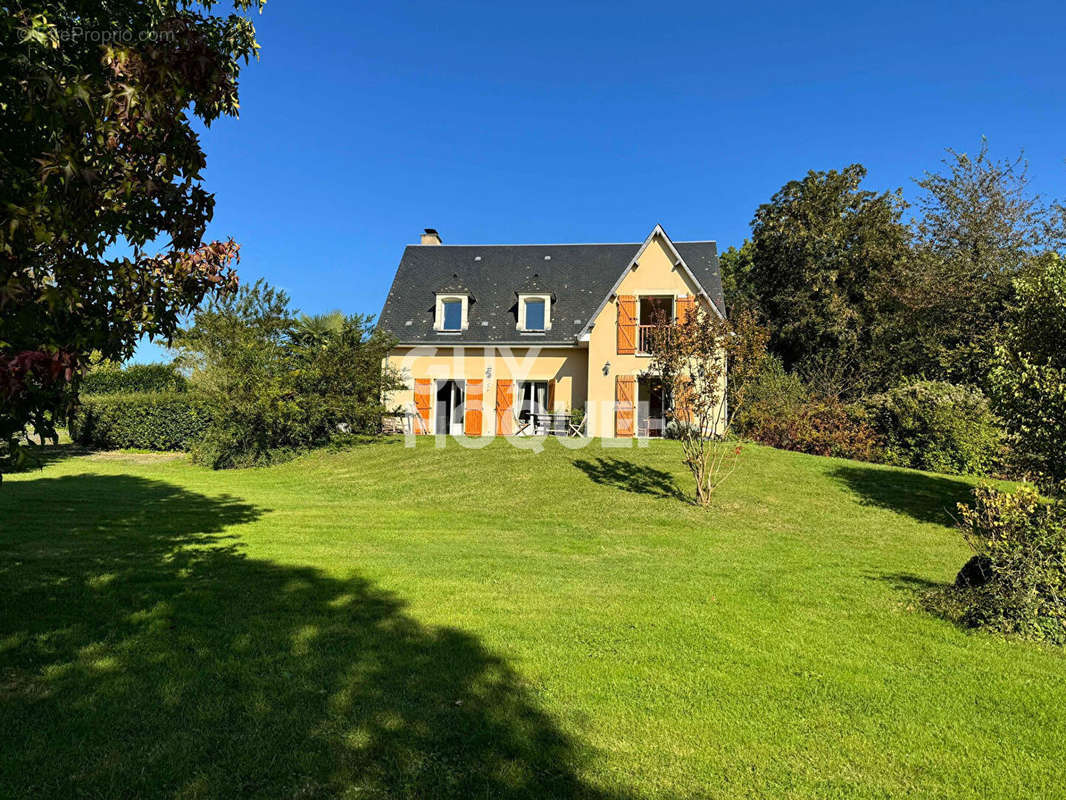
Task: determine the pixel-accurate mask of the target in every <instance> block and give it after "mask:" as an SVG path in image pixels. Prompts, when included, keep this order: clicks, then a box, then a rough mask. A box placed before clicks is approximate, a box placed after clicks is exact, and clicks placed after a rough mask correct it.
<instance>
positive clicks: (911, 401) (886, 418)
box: [865, 381, 1004, 475]
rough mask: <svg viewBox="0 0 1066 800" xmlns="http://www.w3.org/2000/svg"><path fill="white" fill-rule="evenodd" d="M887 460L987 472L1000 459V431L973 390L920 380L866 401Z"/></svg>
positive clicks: (983, 400)
mask: <svg viewBox="0 0 1066 800" xmlns="http://www.w3.org/2000/svg"><path fill="white" fill-rule="evenodd" d="M865 406H866V410H867V412H868V413H869V416H870V422H871V424H872V425H873V428H874V430H875V431H876V432H877V434H878V436H879V438H880V444H881V458H882V460H883V461H884V462H885V463H887V464H894V465H896V466H901V467H913V468H914V469H925V470H929V471H931V472H954V473H963V474H966V473H969V474H976V475H987V474H989V473H991V472H992V471H993V470H995V469H996V467H997V466H998V464H999V463H1000V461H1001V454H1002V450H1003V440H1004V437H1003V431H1002V429H1001V428H1000V426H999V423H998V421H997V420H996V418H995V416H994V415H993V414H992V411H991V409H990V407H989V403H988V400H987V399H986V398H985V396H984V395H983V394H981V392H980V391H978V390H977V389H971V388H968V387H966V386H956V385H954V384H951V383H943V382H940V381H919V382H916V383H911V384H907V385H904V386H900V387H897V388H895V389H891V390H889V391H887V392H884V393H883V394H879V395H874V396H873V397H870V398H867V399H866V400H865Z"/></svg>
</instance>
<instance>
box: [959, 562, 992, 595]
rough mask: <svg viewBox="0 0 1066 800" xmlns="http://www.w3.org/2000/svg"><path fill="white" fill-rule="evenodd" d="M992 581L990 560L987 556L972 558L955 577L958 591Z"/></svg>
mask: <svg viewBox="0 0 1066 800" xmlns="http://www.w3.org/2000/svg"><path fill="white" fill-rule="evenodd" d="M990 580H992V560H991V559H990V558H989V557H988V556H974V557H973V558H971V559H970V560H969V561H967V562H966V563H965V564H963V566H962V569H960V570H959V574H958V575H956V576H955V585H956V586H957V587H958V588H960V589H972V588H975V587H977V586H984V585H985V584H986V583H988V582H989V581H990Z"/></svg>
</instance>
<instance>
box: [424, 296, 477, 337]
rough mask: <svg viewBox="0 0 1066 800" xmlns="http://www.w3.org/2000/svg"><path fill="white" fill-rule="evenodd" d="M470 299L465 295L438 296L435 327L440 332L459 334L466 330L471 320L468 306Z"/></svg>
mask: <svg viewBox="0 0 1066 800" xmlns="http://www.w3.org/2000/svg"><path fill="white" fill-rule="evenodd" d="M468 302H469V297H468V296H467V295H465V294H439V295H437V313H436V316H435V317H434V322H433V327H434V328H435V329H436V330H438V331H442V332H443V331H451V332H453V333H458V332H459V331H463V330H466V328H467V325H468V324H469V323H468V319H469V315H468V312H467V306H468Z"/></svg>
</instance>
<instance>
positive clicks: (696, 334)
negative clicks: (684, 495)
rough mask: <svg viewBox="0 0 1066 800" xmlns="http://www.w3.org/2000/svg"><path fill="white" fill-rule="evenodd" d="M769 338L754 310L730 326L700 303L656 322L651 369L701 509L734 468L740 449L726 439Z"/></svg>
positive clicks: (651, 338)
mask: <svg viewBox="0 0 1066 800" xmlns="http://www.w3.org/2000/svg"><path fill="white" fill-rule="evenodd" d="M768 338H769V333H768V332H767V331H766V330H765V329H764V328H762V327H761V326H760V325H759V324H758V320H757V318H756V316H755V314H754V313H753V312H751V311H744V312H739V313H738V314H735V315H734V318H733V320H732V322H731V323H730V322H727V321H726V320H724V319H722V317H720V316H719V315H718V314H716V313H714V312H712V311H710V310H708V309H706V308H704V307H703V306H702V305H696V306H695V307H694V308H693V309H691V310H690V311H689V312H688V313H687V314H685V315H684V316H683V318H681V319H678V320H676V321H674V322H667V321H665V320H661V319H660V320H656V322H655V327H654V328H653V329H652V331H651V333H650V336H649V349H650V351H651V354H652V358H651V363H650V364H649V368H648V371H649V373H650V374H653V375H655V376H657V378H658V379H659V380H661V381H662V383H663V386H664V387H665V388H666V390H667V393H668V395H669V396H670V397H671V398H672V400H673V401H672V402H671V403H670V404H669V406H668V408H667V410H666V416H667V419H668V424H670V425H671V427H672V428H673V429H675V430H676V432H677V438H678V439H679V440H680V441H681V451H682V460H683V461H684V464H685V466H686V467H688V469H689V471H690V472H691V473H692V477H693V478H694V479H695V481H696V502H697V503H699V504H700V505H703V506H706V505H708V504H709V503H710V502H711V498H712V497H713V495H714V491H715V490H716V489H717V488H718V487H719V486H720V485H721V484H722V482H723V481H725V480H726V478H728V477H729V475H730V474H732V472H733V469H734V468H735V467H736V463H737V459H738V457H739V455H740V449H739V447H738V446H737V445H736V444H733V443H729V442H726V441H725V440H724V437H725V436H726V434H727V433H728V431H729V427H730V422H731V420H732V415H733V414H734V413H735V412H736V410H737V409H738V408H742V407H743V405H744V403H745V401H746V398H747V396H748V392H749V390H750V387H751V381H752V379H753V378H754V376H755V375H756V374H757V373H758V372H759V370H760V369H761V366H762V362H763V360H764V359H765V358H766V342H767V340H768ZM727 365H728V369H729V398H728V402H726V368H727Z"/></svg>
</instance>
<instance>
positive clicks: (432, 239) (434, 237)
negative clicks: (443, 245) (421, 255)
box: [422, 228, 440, 244]
mask: <svg viewBox="0 0 1066 800" xmlns="http://www.w3.org/2000/svg"><path fill="white" fill-rule="evenodd" d="M422 244H440V234H439V233H437V231H436V230H434V229H433V228H426V232H425V233H423V234H422Z"/></svg>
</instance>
